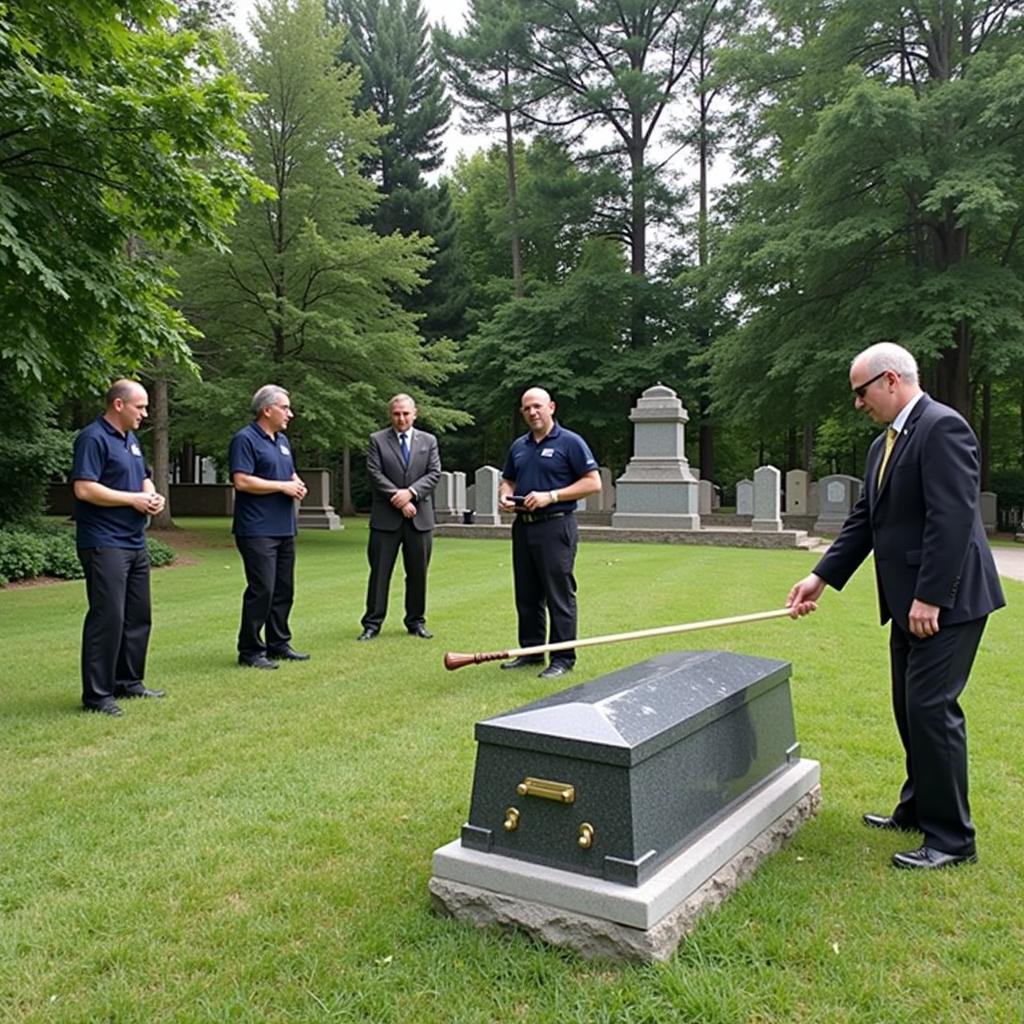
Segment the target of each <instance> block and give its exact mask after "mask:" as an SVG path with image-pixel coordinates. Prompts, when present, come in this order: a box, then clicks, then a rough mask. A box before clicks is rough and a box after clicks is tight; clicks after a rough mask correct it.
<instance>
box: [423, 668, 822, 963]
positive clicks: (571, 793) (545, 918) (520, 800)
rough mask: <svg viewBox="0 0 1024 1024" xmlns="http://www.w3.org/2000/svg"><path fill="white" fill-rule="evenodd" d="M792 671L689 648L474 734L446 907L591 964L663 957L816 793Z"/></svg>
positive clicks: (784, 833) (441, 899) (441, 882)
mask: <svg viewBox="0 0 1024 1024" xmlns="http://www.w3.org/2000/svg"><path fill="white" fill-rule="evenodd" d="M789 676H790V665H789V664H788V663H787V662H784V661H777V660H775V659H769V658H755V657H750V656H746V655H738V654H727V653H723V652H720V651H677V652H674V653H671V654H663V655H660V656H658V657H656V658H652V659H650V660H649V661H645V662H642V663H640V664H638V665H632V666H630V667H628V668H624V669H621V670H620V671H618V672H614V673H612V674H610V675H607V676H604V677H602V678H600V679H596V680H594V681H593V682H590V683H585V684H583V685H581V686H576V687H572V688H571V689H568V690H565V691H563V692H562V693H558V694H555V695H553V696H550V697H546V698H543V699H541V700H539V701H536V702H534V703H532V704H528V705H526V706H525V707H521V708H518V709H516V710H514V711H510V712H508V713H507V714H504V715H499V716H498V717H496V718H491V719H488V720H486V721H483V722H478V723H477V726H476V739H477V760H476V772H475V775H474V781H473V793H472V799H471V804H470V811H469V821H468V822H467V823H466V824H465V825H464V826H463V829H462V836H461V840H455V841H454V842H451V843H449V844H448V845H447V846H443V847H441V848H440V849H439V850H437V851H435V853H434V870H433V878H432V879H431V881H430V891H431V894H432V897H433V900H434V905H435V907H436V908H437V909H438V910H440V911H442V912H444V913H448V914H452V915H454V916H455V917H458V918H461V919H464V920H469V921H472V922H474V923H476V924H499V925H504V926H511V927H517V928H520V929H523V930H526V931H528V932H530V933H531V934H534V935H537V936H539V937H541V938H543V939H545V940H547V941H549V942H551V943H554V944H557V945H566V946H570V947H572V948H574V949H577V950H579V951H580V952H581V953H583V954H584V955H585V956H602V957H610V958H613V959H640V960H664V959H667V957H668V956H670V955H671V953H672V951H673V950H674V949H675V948H676V946H677V945H678V943H679V941H680V940H681V938H682V937H683V935H685V934H686V933H687V932H688V931H690V930H691V929H692V928H693V925H694V923H695V921H696V919H697V917H698V916H699V915H700V914H701V913H703V912H705V911H707V910H709V909H711V908H712V907H714V906H716V905H717V904H718V903H720V902H721V900H722V899H723V898H724V897H725V896H726V895H727V894H728V893H729V892H731V891H732V890H733V889H735V888H736V887H737V886H738V885H739V884H740V883H741V882H742V881H743V880H744V879H745V878H746V877H748V876H749V875H750V874H751V873H752V871H753V870H754V868H755V867H756V866H757V864H758V863H759V862H760V861H761V860H763V859H764V858H765V857H766V856H767V855H768V854H769V853H772V852H774V851H775V850H776V849H778V848H779V846H781V844H782V843H783V842H784V841H785V839H786V838H788V837H789V836H790V835H792V833H793V832H795V831H796V829H797V828H798V827H799V825H800V824H801V823H802V822H803V821H804V820H805V819H806V818H808V817H810V816H811V815H813V814H815V813H816V811H817V808H818V804H819V801H820V789H819V784H818V779H819V766H818V764H817V762H815V761H808V760H804V759H801V758H800V751H799V744H798V743H797V741H796V734H795V727H794V722H793V709H792V701H791V698H790V691H789Z"/></svg>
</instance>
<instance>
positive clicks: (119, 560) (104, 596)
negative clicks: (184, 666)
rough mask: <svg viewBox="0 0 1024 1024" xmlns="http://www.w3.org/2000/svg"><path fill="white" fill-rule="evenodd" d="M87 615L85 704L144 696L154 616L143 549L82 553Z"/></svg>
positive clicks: (146, 554)
mask: <svg viewBox="0 0 1024 1024" xmlns="http://www.w3.org/2000/svg"><path fill="white" fill-rule="evenodd" d="M78 560H79V561H80V562H81V563H82V569H83V570H84V571H85V594H86V597H87V599H88V601H89V610H88V612H86V615H85V623H84V624H83V626H82V703H83V704H84V705H85V706H86V707H92V708H94V707H99V706H100V705H101V704H105V703H108V702H109V701H111V700H113V699H114V697H123V696H125V695H127V694H129V693H140V692H141V691H142V689H143V683H142V680H143V679H144V678H145V675H146V652H147V650H148V649H149V631H150V626H151V624H152V611H151V605H150V597H149V552H148V551H147V550H146V549H145V548H79V549H78Z"/></svg>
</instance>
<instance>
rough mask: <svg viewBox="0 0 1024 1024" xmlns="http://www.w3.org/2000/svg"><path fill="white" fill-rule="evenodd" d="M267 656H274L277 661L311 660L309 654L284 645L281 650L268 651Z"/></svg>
mask: <svg viewBox="0 0 1024 1024" xmlns="http://www.w3.org/2000/svg"><path fill="white" fill-rule="evenodd" d="M267 657H268V658H273V659H274V660H275V661H309V655H308V654H300V653H299V652H298V651H293V650H292V649H291V648H290V647H284V648H282V649H281V650H280V651H268V652H267Z"/></svg>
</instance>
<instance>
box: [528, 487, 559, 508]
mask: <svg viewBox="0 0 1024 1024" xmlns="http://www.w3.org/2000/svg"><path fill="white" fill-rule="evenodd" d="M553 503H554V498H552V497H551V492H550V491H530V493H529V494H528V495H527V496H526V500H525V501H524V502H523V506H524V507H525V508H526V510H527V511H528V512H536V511H537V509H540V508H547V507H548V505H551V504H553Z"/></svg>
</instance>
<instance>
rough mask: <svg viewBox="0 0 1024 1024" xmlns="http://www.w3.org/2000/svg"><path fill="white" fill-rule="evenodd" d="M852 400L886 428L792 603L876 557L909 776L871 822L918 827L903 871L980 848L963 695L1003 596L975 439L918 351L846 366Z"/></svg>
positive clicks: (838, 582) (809, 598)
mask: <svg viewBox="0 0 1024 1024" xmlns="http://www.w3.org/2000/svg"><path fill="white" fill-rule="evenodd" d="M850 390H851V391H852V392H853V405H854V408H855V409H858V410H860V411H862V412H864V413H865V414H866V415H868V416H869V417H871V419H872V420H874V421H875V422H876V423H878V424H881V425H884V426H886V427H887V428H888V429H887V430H886V431H885V433H883V434H879V436H878V437H877V438H875V441H874V443H873V444H872V445H871V448H870V449H869V450H868V456H867V464H866V467H865V470H864V490H863V492H862V494H861V496H860V498H859V499H858V501H857V503H856V505H854V507H853V510H852V511H851V512H850V514H849V516H848V517H847V519H846V522H845V523H843V528H842V530H841V531H840V533H839V536H838V537H837V538H836V539H835V541H834V542H833V544H832V546H831V547H830V548H829V549H828V551H827V552H826V553H825V555H824V556H823V557H822V559H821V560H820V561H819V562H818V564H817V565H816V566H815V567H814V571H813V572H812V573H811V574H810V575H809V576H806V577H805V578H804V579H802V580H800V581H799V582H798V583H796V584H795V585H794V586H793V588H792V590H790V592H789V596H788V598H787V601H786V604H787V605H788V606H789V608H790V609H791V612H792V614H793V616H794V617H796V616H798V615H806V614H807V613H808V612H809V611H813V610H814V609H815V607H816V604H817V601H818V599H819V598H820V597H821V595H822V593H823V592H824V590H825V586H826V585H828V586H832V587H834V588H835V589H836V590H842V589H843V587H844V586H845V584H846V581H847V580H848V579H849V578H850V577H851V576H852V575H853V573H854V571H855V570H856V569H857V567H858V566H859V565H860V564H861V562H863V561H864V559H865V558H867V556H868V554H870V553H872V552H873V553H874V561H875V581H876V584H877V588H878V603H879V609H880V612H881V621H882V624H883V625H885V623H886V622H890V623H891V625H890V628H889V662H890V671H891V676H892V703H893V713H894V715H895V718H896V726H897V730H898V732H899V736H900V740H901V742H902V743H903V748H904V751H905V754H906V779H905V781H904V782H903V785H902V787H901V789H900V794H899V798H898V800H897V802H896V807H895V808H894V810H893V811H892V812H891V813H889V814H865V815H864V819H863V820H864V824H865V825H868V826H869V827H871V828H878V829H888V830H894V831H900V832H917V833H920V834H921V836H922V837H923V842H922V844H921V846H919V847H918V848H917V849H914V850H910V851H907V852H905V853H897V854H895V855H894V856H893V864H894V865H895V866H896V867H898V868H911V869H918V870H920V869H930V868H931V869H934V868H945V867H951V866H953V865H957V864H963V863H966V862H969V861H973V860H975V859H976V857H977V853H976V847H975V833H974V824H973V822H972V821H971V811H970V806H969V804H968V800H967V730H966V725H965V722H964V714H963V710H962V709H961V707H960V703H959V698H960V694H961V693H962V691H963V689H964V687H965V686H966V685H967V677H968V675H969V674H970V671H971V666H972V664H973V663H974V655H975V653H976V652H977V650H978V644H979V643H980V641H981V634H982V632H983V631H984V629H985V622H986V620H987V618H988V615H989V613H990V612H993V611H995V610H996V609H997V608H1001V607H1002V606H1003V605H1004V604H1005V603H1006V602H1005V601H1004V599H1003V591H1002V588H1001V586H1000V584H999V576H998V574H997V573H996V567H995V562H994V560H993V558H992V552H991V551H990V550H989V546H988V541H987V540H986V539H985V531H984V529H983V527H982V524H981V514H980V511H979V505H980V499H979V492H978V483H979V458H978V442H977V439H976V438H975V436H974V431H972V430H971V428H970V425H969V424H968V423H967V422H966V420H964V418H963V417H962V416H961V415H960V414H959V413H958V412H957V411H956V410H955V409H951V408H949V406H946V405H942V404H941V403H940V402H936V401H934V400H933V399H932V398H930V397H929V396H928V395H926V394H925V393H924V392H923V391H922V390H921V386H920V384H919V383H918V370H917V363H916V361H915V360H914V357H913V356H912V355H911V354H910V353H909V352H908V351H907V350H906V349H905V348H902V347H901V346H899V345H894V344H892V343H891V342H882V343H879V344H877V345H872V346H871V347H870V348H867V349H865V350H864V351H863V352H861V353H860V354H859V355H858V356H857V357H856V358H855V359H854V360H853V362H852V363H851V364H850Z"/></svg>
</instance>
